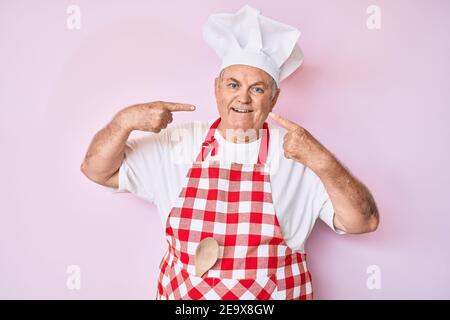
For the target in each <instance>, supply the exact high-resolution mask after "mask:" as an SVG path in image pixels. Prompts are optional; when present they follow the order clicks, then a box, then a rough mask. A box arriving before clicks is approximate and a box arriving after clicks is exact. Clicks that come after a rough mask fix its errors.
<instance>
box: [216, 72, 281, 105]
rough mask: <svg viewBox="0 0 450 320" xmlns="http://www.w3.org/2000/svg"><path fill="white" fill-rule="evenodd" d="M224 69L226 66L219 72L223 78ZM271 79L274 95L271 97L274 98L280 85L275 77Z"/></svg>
mask: <svg viewBox="0 0 450 320" xmlns="http://www.w3.org/2000/svg"><path fill="white" fill-rule="evenodd" d="M224 71H225V68H224V69H222V70H221V71H220V74H219V78H220V79H223V73H224ZM270 79H272V95H271V97H270V98H271V99H273V97H274V96H275V92H277V90H278V86H277V83H276V81H275V79H274V78H273V77H270Z"/></svg>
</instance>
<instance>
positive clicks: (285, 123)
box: [269, 112, 298, 130]
mask: <svg viewBox="0 0 450 320" xmlns="http://www.w3.org/2000/svg"><path fill="white" fill-rule="evenodd" d="M269 115H270V116H271V117H272V119H273V120H275V121H276V122H278V123H279V124H281V125H282V126H283V127H284V128H286V129H287V130H295V129H297V128H298V125H297V124H296V123H295V122H292V121H291V120H288V119H285V118H283V117H282V116H279V115H278V114H275V113H273V112H270V113H269Z"/></svg>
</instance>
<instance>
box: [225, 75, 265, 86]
mask: <svg viewBox="0 0 450 320" xmlns="http://www.w3.org/2000/svg"><path fill="white" fill-rule="evenodd" d="M227 80H231V81H234V82H237V83H240V82H239V80H236V79H235V78H231V77H230V78H227ZM257 84H263V85H264V86H266V87H267V84H266V83H265V82H264V81H257V82H255V83H252V84H251V85H250V87H252V86H254V85H257Z"/></svg>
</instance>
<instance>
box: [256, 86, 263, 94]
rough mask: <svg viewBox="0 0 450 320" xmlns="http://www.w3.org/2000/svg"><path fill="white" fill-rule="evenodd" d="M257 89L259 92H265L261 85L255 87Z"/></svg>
mask: <svg viewBox="0 0 450 320" xmlns="http://www.w3.org/2000/svg"><path fill="white" fill-rule="evenodd" d="M255 91H256V92H258V93H264V89H263V88H260V87H255Z"/></svg>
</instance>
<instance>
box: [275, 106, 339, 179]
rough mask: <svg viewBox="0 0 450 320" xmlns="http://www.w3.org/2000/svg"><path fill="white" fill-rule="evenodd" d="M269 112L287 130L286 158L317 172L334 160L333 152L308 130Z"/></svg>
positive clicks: (285, 141)
mask: <svg viewBox="0 0 450 320" xmlns="http://www.w3.org/2000/svg"><path fill="white" fill-rule="evenodd" d="M269 114H270V116H271V117H272V119H273V120H275V121H276V122H277V123H279V124H280V125H281V126H282V127H284V128H285V129H286V130H287V133H286V134H285V136H284V143H283V149H284V156H285V157H286V158H288V159H292V160H295V161H297V162H300V163H302V164H304V165H305V166H307V167H309V168H311V169H312V170H313V171H315V172H316V173H318V172H317V171H320V170H321V169H324V168H326V167H327V165H328V164H329V162H330V161H332V159H333V156H332V155H331V153H330V152H329V151H328V150H327V149H326V148H325V147H324V146H323V145H322V144H321V143H320V142H319V141H317V139H315V138H314V137H313V136H312V135H311V133H309V132H308V130H306V129H305V128H303V127H301V126H299V125H298V124H296V123H294V122H292V121H290V120H288V119H285V118H283V117H281V116H279V115H277V114H275V113H273V112H270V113H269Z"/></svg>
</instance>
